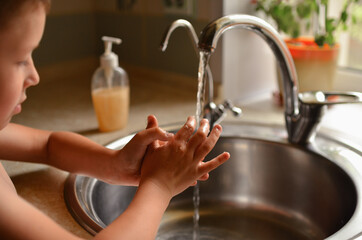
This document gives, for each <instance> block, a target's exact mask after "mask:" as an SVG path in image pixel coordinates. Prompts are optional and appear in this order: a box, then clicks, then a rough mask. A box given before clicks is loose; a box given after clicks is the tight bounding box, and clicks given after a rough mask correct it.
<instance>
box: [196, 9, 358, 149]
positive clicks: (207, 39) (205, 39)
mask: <svg viewBox="0 0 362 240" xmlns="http://www.w3.org/2000/svg"><path fill="white" fill-rule="evenodd" d="M233 28H242V29H247V30H250V31H252V32H255V33H256V34H258V35H259V36H260V37H262V38H263V39H264V40H265V41H266V42H267V44H268V45H269V47H270V48H271V49H272V51H273V53H274V55H275V57H276V60H277V62H278V66H279V68H280V72H281V76H282V80H283V93H284V108H285V109H284V112H285V114H284V115H285V122H286V129H287V132H288V140H289V142H291V143H296V144H306V143H308V142H309V141H310V140H311V139H312V138H313V137H314V135H315V132H316V131H315V130H316V128H317V125H318V123H319V122H320V119H321V116H322V115H323V111H324V109H325V106H326V105H330V104H337V103H351V102H362V94H361V93H353V92H347V93H338V92H333V93H324V92H320V91H319V92H307V93H303V94H301V93H298V78H297V72H296V69H295V66H294V62H293V59H292V56H291V54H290V52H289V50H288V48H287V46H286V44H285V42H284V41H283V39H282V38H281V36H280V35H279V33H278V32H277V31H276V30H275V29H274V28H273V27H272V26H271V25H270V24H268V23H267V22H265V21H264V20H262V19H260V18H257V17H254V16H249V15H241V14H235V15H229V16H224V17H221V18H219V19H217V20H215V21H213V22H211V23H209V24H208V25H207V26H206V27H205V28H204V29H203V31H202V32H201V36H200V38H199V44H198V45H199V50H200V51H204V52H208V53H210V54H211V53H212V52H213V51H214V50H215V49H216V45H217V42H218V40H219V38H220V37H221V35H222V34H223V33H224V32H225V31H227V30H229V29H233Z"/></svg>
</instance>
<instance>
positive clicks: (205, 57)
mask: <svg viewBox="0 0 362 240" xmlns="http://www.w3.org/2000/svg"><path fill="white" fill-rule="evenodd" d="M209 59H210V53H208V52H202V51H201V52H200V63H199V72H198V86H197V99H196V126H197V127H199V126H200V121H201V119H202V118H203V116H204V103H205V85H206V78H207V73H206V71H205V69H206V66H207V65H208V63H209ZM193 203H194V216H193V221H194V228H193V240H198V239H199V238H200V228H199V219H200V213H199V207H200V187H199V183H197V184H196V185H195V186H194V196H193Z"/></svg>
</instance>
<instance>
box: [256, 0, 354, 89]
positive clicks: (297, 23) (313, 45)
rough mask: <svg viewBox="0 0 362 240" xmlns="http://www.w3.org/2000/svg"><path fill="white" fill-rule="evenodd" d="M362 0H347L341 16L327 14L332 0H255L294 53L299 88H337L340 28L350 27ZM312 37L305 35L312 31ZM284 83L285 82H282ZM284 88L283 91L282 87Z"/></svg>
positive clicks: (257, 6) (258, 8) (258, 7)
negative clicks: (352, 12)
mask: <svg viewBox="0 0 362 240" xmlns="http://www.w3.org/2000/svg"><path fill="white" fill-rule="evenodd" d="M357 2H358V0H346V1H345V2H344V5H343V7H342V10H341V12H340V14H339V17H337V18H332V17H328V16H327V10H328V0H294V1H291V0H289V1H287V0H284V1H283V0H253V1H252V3H253V4H255V8H256V11H257V12H263V13H264V14H265V16H266V17H267V18H271V19H272V20H273V22H274V24H275V26H276V28H277V30H278V31H279V32H280V33H283V34H285V35H286V36H287V37H286V39H285V42H286V44H287V46H288V48H289V50H290V53H291V55H292V57H293V60H294V63H295V66H296V69H297V74H298V79H299V90H300V92H303V91H315V90H325V91H330V90H332V89H333V82H334V76H335V71H336V66H337V58H338V52H339V44H338V42H337V41H336V34H337V32H338V30H346V29H347V26H348V24H349V23H350V22H351V21H352V22H353V18H352V17H351V16H350V14H349V11H350V8H351V5H352V4H354V3H357ZM311 30H312V36H310V37H301V36H302V35H304V34H305V33H308V32H311ZM279 87H281V84H279ZM281 92H282V91H281Z"/></svg>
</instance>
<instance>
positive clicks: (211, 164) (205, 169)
mask: <svg viewBox="0 0 362 240" xmlns="http://www.w3.org/2000/svg"><path fill="white" fill-rule="evenodd" d="M229 158H230V154H229V153H228V152H224V153H222V154H220V155H219V156H217V157H216V158H213V159H211V160H210V161H207V162H204V163H203V164H200V165H199V167H198V172H199V174H200V176H201V177H202V176H203V175H205V174H207V173H209V172H210V171H212V170H214V169H215V168H217V167H218V166H220V165H221V164H223V163H224V162H226V161H227V160H228V159H229Z"/></svg>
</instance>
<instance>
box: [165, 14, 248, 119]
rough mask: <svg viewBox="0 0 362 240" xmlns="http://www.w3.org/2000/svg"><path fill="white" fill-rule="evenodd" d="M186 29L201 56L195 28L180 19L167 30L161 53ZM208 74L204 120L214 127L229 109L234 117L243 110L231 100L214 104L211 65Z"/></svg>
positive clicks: (207, 70) (207, 68) (207, 69)
mask: <svg viewBox="0 0 362 240" xmlns="http://www.w3.org/2000/svg"><path fill="white" fill-rule="evenodd" d="M179 27H184V28H186V29H187V30H188V33H189V36H190V38H191V39H192V40H193V42H194V47H195V51H196V54H197V56H199V49H198V47H197V44H198V42H199V38H198V36H197V34H196V32H195V29H194V27H193V26H192V24H191V23H190V22H189V21H187V20H184V19H178V20H176V21H174V22H172V23H171V25H170V26H169V27H168V28H167V29H166V31H165V33H164V36H163V38H162V40H161V45H160V49H161V51H163V52H164V51H166V48H167V46H168V41H169V39H170V36H171V34H172V33H173V31H174V30H175V29H176V28H179ZM206 74H207V80H208V81H207V84H208V91H207V98H206V99H207V103H206V104H205V106H204V116H203V117H204V118H207V119H208V120H209V122H210V125H211V126H214V125H215V124H216V123H219V122H221V121H222V120H223V119H224V117H225V116H226V110H227V109H229V110H230V111H231V112H232V113H233V115H234V116H240V115H241V112H242V111H241V109H240V108H238V107H235V106H234V105H233V104H232V102H231V101H230V100H225V101H224V103H223V104H218V105H216V104H215V103H214V81H213V77H212V72H211V69H210V66H209V64H207V66H206Z"/></svg>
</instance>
